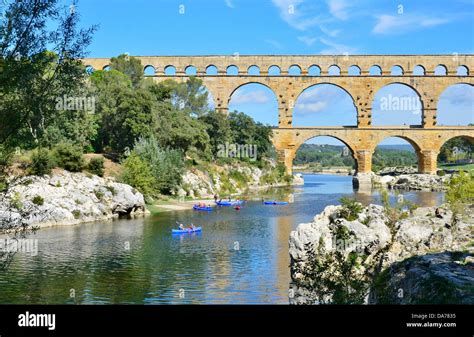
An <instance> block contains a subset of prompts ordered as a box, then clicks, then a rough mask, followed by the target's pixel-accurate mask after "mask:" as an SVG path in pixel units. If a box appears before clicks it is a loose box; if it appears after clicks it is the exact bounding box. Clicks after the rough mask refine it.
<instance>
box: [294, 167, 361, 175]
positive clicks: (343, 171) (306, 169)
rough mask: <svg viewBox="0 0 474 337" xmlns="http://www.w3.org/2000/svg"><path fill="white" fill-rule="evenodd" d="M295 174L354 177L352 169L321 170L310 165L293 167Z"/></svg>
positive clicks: (331, 168)
mask: <svg viewBox="0 0 474 337" xmlns="http://www.w3.org/2000/svg"><path fill="white" fill-rule="evenodd" d="M293 172H299V173H307V174H337V175H345V176H347V175H353V174H354V172H355V171H354V169H353V168H351V167H328V168H321V169H317V170H315V169H312V168H311V166H309V165H303V166H293Z"/></svg>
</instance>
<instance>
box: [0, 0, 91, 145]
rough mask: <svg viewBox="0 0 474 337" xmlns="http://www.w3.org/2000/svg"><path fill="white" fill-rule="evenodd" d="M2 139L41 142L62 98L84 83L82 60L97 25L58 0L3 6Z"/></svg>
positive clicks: (12, 142)
mask: <svg viewBox="0 0 474 337" xmlns="http://www.w3.org/2000/svg"><path fill="white" fill-rule="evenodd" d="M0 11H1V12H2V13H1V14H3V19H2V20H1V21H0V69H1V71H0V87H1V88H2V90H1V92H0V102H1V103H0V143H3V144H8V145H11V146H16V145H23V146H24V145H25V144H37V143H38V142H39V141H40V139H41V138H42V136H43V133H44V131H45V129H46V128H47V127H48V126H49V125H50V124H51V123H52V122H53V121H54V120H55V118H56V116H57V114H58V110H57V109H56V103H57V102H56V99H57V97H63V96H64V95H68V96H76V95H77V93H78V91H80V89H81V87H82V86H83V84H84V81H83V80H84V75H85V74H84V68H83V65H82V63H81V62H80V60H79V59H80V58H82V57H84V56H85V48H87V46H88V45H89V43H90V41H91V36H92V33H93V31H94V29H95V27H92V28H89V29H86V30H78V28H77V25H78V20H79V16H78V13H77V12H76V11H74V10H71V11H66V10H64V8H62V5H61V4H60V1H59V0H44V1H38V0H23V1H13V2H10V3H9V4H8V5H7V6H5V7H3V8H1V9H0Z"/></svg>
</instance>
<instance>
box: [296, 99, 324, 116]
mask: <svg viewBox="0 0 474 337" xmlns="http://www.w3.org/2000/svg"><path fill="white" fill-rule="evenodd" d="M328 103H329V102H327V101H318V102H312V103H298V104H296V109H297V110H295V112H297V114H298V115H305V114H310V113H316V112H320V111H323V110H324V109H325V108H326V107H327V106H328Z"/></svg>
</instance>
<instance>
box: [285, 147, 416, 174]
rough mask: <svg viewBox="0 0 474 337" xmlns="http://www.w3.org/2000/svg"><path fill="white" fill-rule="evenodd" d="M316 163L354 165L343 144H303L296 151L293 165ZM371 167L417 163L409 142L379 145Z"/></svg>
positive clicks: (327, 165)
mask: <svg viewBox="0 0 474 337" xmlns="http://www.w3.org/2000/svg"><path fill="white" fill-rule="evenodd" d="M309 163H313V164H317V165H318V166H320V167H344V166H345V167H354V164H355V163H354V159H353V157H352V154H351V153H350V151H349V150H348V149H347V147H346V146H344V145H322V144H303V145H301V147H300V148H299V149H298V152H297V153H296V158H295V160H294V164H295V165H303V164H309ZM372 163H373V168H374V170H378V169H380V168H383V167H386V166H413V165H416V163H417V158H416V154H415V150H414V148H413V147H412V146H411V145H409V144H396V145H380V146H377V148H376V150H375V153H374V155H373V161H372Z"/></svg>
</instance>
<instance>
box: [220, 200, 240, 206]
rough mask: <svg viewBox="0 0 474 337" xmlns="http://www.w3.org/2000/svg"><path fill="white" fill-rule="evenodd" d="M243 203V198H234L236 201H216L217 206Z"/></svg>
mask: <svg viewBox="0 0 474 337" xmlns="http://www.w3.org/2000/svg"><path fill="white" fill-rule="evenodd" d="M243 203H244V201H243V200H236V201H216V205H218V206H238V205H242V204H243Z"/></svg>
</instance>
